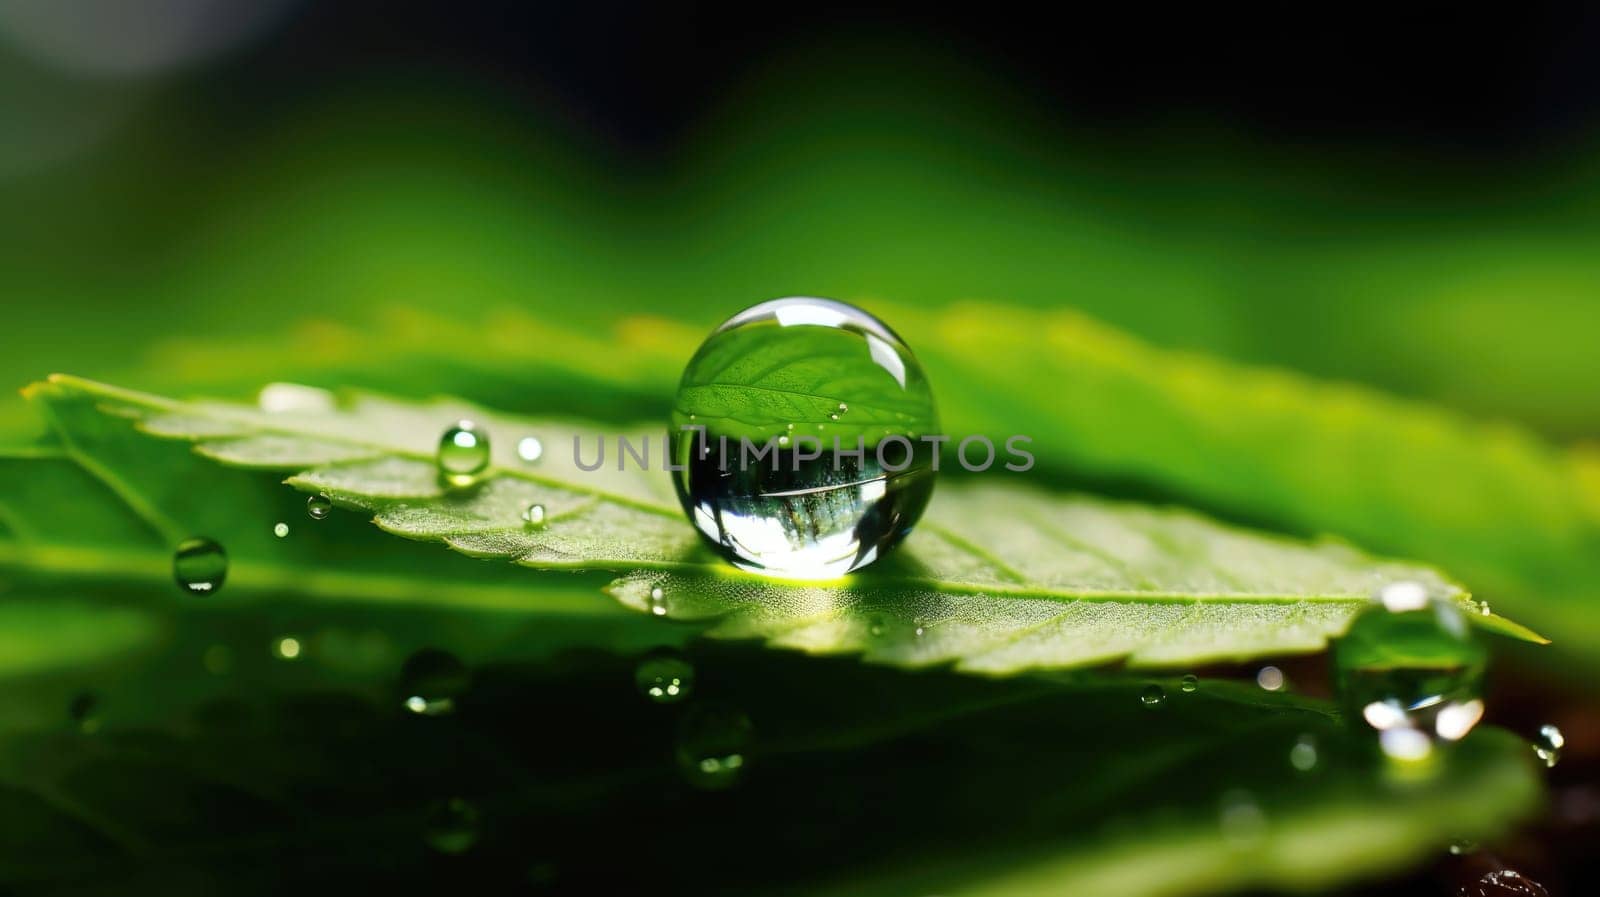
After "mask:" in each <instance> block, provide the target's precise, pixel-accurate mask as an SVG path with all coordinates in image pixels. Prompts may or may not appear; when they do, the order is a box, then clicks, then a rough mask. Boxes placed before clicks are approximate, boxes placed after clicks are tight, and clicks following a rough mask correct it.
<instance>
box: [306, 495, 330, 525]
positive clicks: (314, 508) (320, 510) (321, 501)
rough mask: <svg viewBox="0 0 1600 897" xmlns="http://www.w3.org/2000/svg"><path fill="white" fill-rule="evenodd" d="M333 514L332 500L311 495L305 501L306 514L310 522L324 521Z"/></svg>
mask: <svg viewBox="0 0 1600 897" xmlns="http://www.w3.org/2000/svg"><path fill="white" fill-rule="evenodd" d="M331 513H333V500H332V499H330V498H328V496H326V495H313V496H311V497H310V498H308V499H306V514H308V515H309V516H310V517H311V519H312V520H324V519H326V518H327V516H328V515H329V514H331Z"/></svg>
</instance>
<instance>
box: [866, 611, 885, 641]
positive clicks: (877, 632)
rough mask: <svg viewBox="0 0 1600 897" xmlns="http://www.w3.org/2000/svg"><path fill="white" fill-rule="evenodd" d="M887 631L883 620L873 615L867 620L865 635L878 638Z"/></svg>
mask: <svg viewBox="0 0 1600 897" xmlns="http://www.w3.org/2000/svg"><path fill="white" fill-rule="evenodd" d="M888 630H889V626H888V624H887V623H885V622H884V619H883V618H882V617H880V616H876V615H874V616H873V617H872V618H871V619H869V620H867V634H868V635H871V636H872V637H873V638H878V637H879V636H881V635H883V634H884V633H885V632H887V631H888Z"/></svg>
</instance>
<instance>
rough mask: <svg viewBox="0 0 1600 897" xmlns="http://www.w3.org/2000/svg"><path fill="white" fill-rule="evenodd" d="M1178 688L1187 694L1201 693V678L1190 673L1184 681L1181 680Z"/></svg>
mask: <svg viewBox="0 0 1600 897" xmlns="http://www.w3.org/2000/svg"><path fill="white" fill-rule="evenodd" d="M1178 687H1179V688H1181V689H1183V690H1184V691H1186V692H1191V693H1192V692H1196V691H1199V690H1200V677H1199V676H1196V675H1195V674H1193V673H1190V674H1188V675H1187V676H1184V677H1183V678H1182V679H1180V680H1179V681H1178Z"/></svg>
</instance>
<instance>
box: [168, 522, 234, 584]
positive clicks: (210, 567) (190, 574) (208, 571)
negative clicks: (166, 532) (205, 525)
mask: <svg viewBox="0 0 1600 897" xmlns="http://www.w3.org/2000/svg"><path fill="white" fill-rule="evenodd" d="M227 577H228V553H227V552H226V551H224V550H223V548H222V546H221V545H219V544H217V543H216V542H214V541H212V540H211V539H206V538H203V537H199V536H197V537H195V538H192V539H185V540H183V541H182V542H181V543H179V544H178V548H177V550H176V551H175V552H173V555H172V578H173V579H174V580H175V581H176V582H177V583H178V585H179V586H180V587H182V588H183V590H184V591H186V592H189V593H190V594H193V595H206V594H210V593H213V592H216V591H217V590H218V589H221V588H222V583H223V581H224V580H226V579H227Z"/></svg>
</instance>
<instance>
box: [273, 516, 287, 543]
mask: <svg viewBox="0 0 1600 897" xmlns="http://www.w3.org/2000/svg"><path fill="white" fill-rule="evenodd" d="M272 534H273V535H274V536H277V537H278V538H280V539H282V538H283V537H284V536H287V535H289V524H287V523H284V522H283V521H281V520H280V521H278V522H277V523H275V524H273V525H272Z"/></svg>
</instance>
